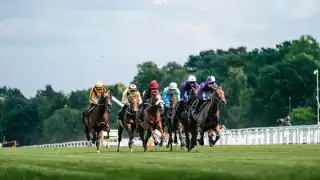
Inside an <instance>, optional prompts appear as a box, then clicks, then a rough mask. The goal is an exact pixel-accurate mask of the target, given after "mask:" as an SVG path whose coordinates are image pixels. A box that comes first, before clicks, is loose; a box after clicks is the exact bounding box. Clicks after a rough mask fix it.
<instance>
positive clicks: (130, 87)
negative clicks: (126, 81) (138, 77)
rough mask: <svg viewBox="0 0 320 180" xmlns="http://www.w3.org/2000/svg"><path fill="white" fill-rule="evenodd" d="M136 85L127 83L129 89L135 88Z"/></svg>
mask: <svg viewBox="0 0 320 180" xmlns="http://www.w3.org/2000/svg"><path fill="white" fill-rule="evenodd" d="M136 89H137V86H136V85H135V84H130V85H129V90H136Z"/></svg>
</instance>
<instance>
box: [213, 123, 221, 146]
mask: <svg viewBox="0 0 320 180" xmlns="http://www.w3.org/2000/svg"><path fill="white" fill-rule="evenodd" d="M214 132H215V133H216V138H215V140H214V142H213V145H215V144H216V142H217V141H218V140H219V139H220V128H219V125H218V124H217V125H216V127H215V131H214Z"/></svg>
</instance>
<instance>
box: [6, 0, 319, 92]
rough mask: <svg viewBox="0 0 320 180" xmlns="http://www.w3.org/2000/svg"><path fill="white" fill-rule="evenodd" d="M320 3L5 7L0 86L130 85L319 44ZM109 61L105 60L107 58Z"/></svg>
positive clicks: (117, 2) (96, 2)
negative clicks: (156, 73) (302, 39)
mask: <svg viewBox="0 0 320 180" xmlns="http://www.w3.org/2000/svg"><path fill="white" fill-rule="evenodd" d="M319 8H320V1H319V0H219V1H218V0H166V4H164V5H155V4H154V2H153V0H90V1H89V0H0V63H1V64H0V67H1V70H0V86H3V85H7V86H11V87H17V88H19V89H21V90H22V92H23V93H24V94H25V95H26V96H28V97H29V96H31V95H32V96H33V95H34V94H35V92H36V90H37V89H39V88H44V86H45V84H52V85H53V88H54V89H56V90H63V91H64V92H66V93H68V92H70V91H71V90H74V89H82V88H87V87H89V86H92V85H93V83H94V82H95V81H96V80H101V81H103V82H104V83H106V84H113V83H116V82H123V83H126V84H127V83H128V82H130V81H131V80H132V79H133V77H134V75H135V74H136V72H137V69H136V65H137V64H138V63H141V62H144V61H147V60H152V61H154V62H155V63H157V64H158V65H159V66H162V65H164V64H166V63H167V62H168V61H177V62H178V63H180V64H183V63H184V62H185V61H186V60H187V58H188V56H189V55H191V54H198V53H199V52H200V51H202V50H208V49H216V48H223V49H225V48H228V47H237V46H240V45H245V46H247V47H248V48H249V49H252V48H255V47H258V48H260V47H261V46H268V47H274V46H275V44H277V43H280V42H282V41H284V40H291V39H296V38H298V37H299V36H300V35H301V34H311V35H313V36H314V37H316V38H317V39H319V38H320V28H319V26H320V23H319V22H320V14H319ZM102 56H103V57H102Z"/></svg>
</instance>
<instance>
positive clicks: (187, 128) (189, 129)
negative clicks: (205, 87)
mask: <svg viewBox="0 0 320 180" xmlns="http://www.w3.org/2000/svg"><path fill="white" fill-rule="evenodd" d="M198 90H199V89H198V88H192V89H191V93H190V96H189V100H188V102H187V103H184V104H183V106H182V107H180V109H182V111H181V110H177V111H176V113H177V114H176V115H175V113H173V114H172V120H174V118H178V119H180V120H181V121H182V124H183V127H184V133H185V138H186V146H187V148H188V149H189V147H190V146H191V142H190V134H189V133H191V135H192V137H195V138H196V136H197V129H196V128H194V127H196V125H197V124H196V122H194V121H190V119H189V117H188V114H189V109H190V107H191V105H192V103H193V102H194V101H196V100H197V93H198ZM176 106H177V105H176ZM180 106H181V105H180ZM176 108H177V107H176ZM194 145H196V144H194Z"/></svg>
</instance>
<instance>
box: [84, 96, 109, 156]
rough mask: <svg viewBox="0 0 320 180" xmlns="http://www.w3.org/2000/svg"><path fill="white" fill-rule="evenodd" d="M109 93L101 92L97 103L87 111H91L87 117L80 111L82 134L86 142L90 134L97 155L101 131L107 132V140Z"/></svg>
mask: <svg viewBox="0 0 320 180" xmlns="http://www.w3.org/2000/svg"><path fill="white" fill-rule="evenodd" d="M111 99H112V96H111V92H110V91H108V92H103V93H102V95H101V96H100V98H99V100H98V103H97V104H96V105H95V106H94V107H93V108H92V109H90V110H89V111H92V112H91V113H90V115H89V117H86V113H85V111H82V123H83V129H84V133H85V134H86V137H87V140H88V141H90V132H91V134H92V138H91V141H92V144H94V143H95V144H96V147H97V153H99V152H100V150H99V149H100V139H101V136H102V131H107V139H109V133H110V125H109V111H110V109H111V107H112V103H111Z"/></svg>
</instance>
